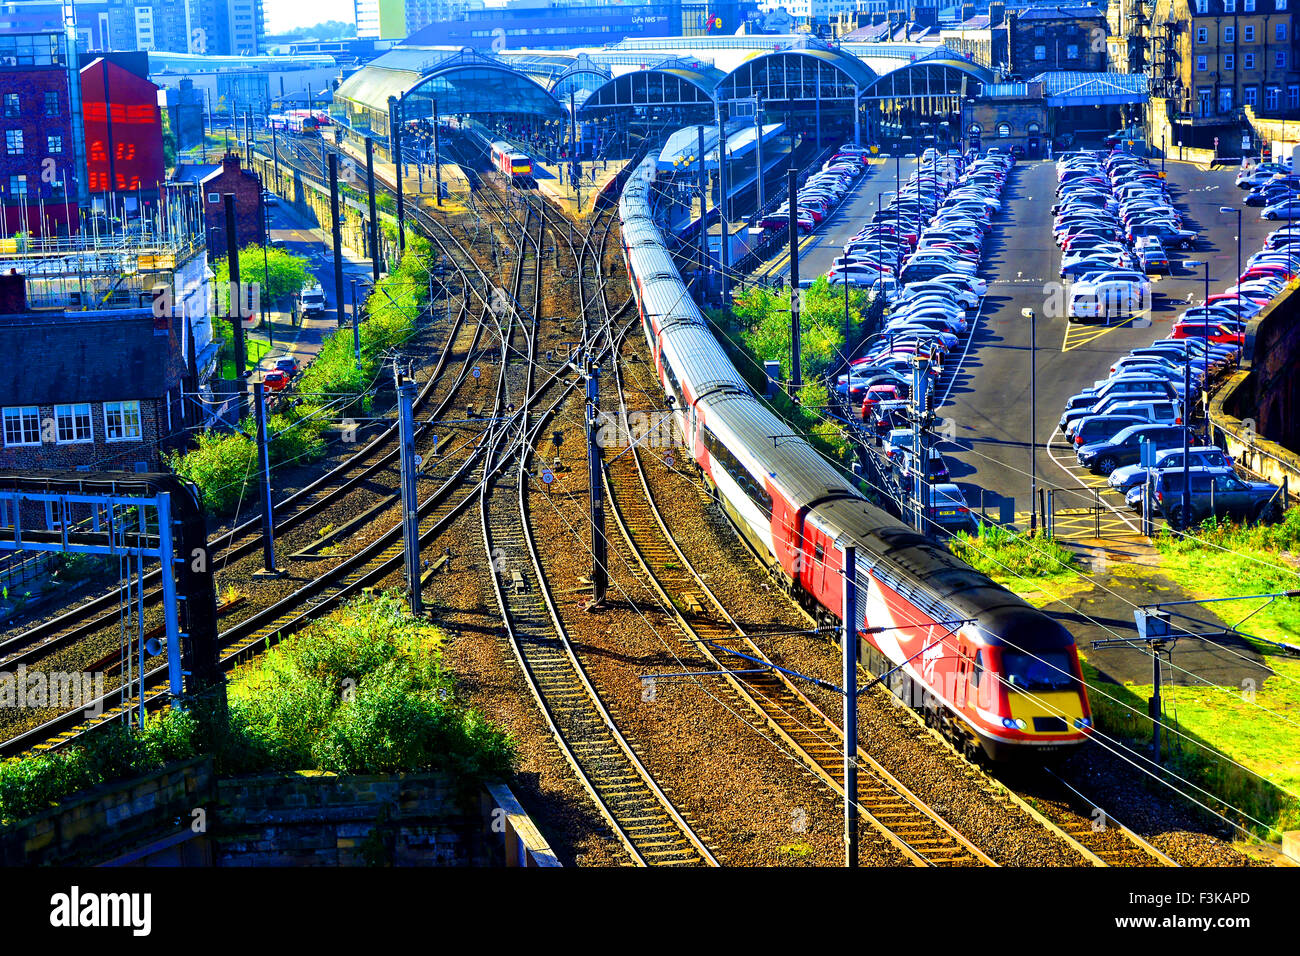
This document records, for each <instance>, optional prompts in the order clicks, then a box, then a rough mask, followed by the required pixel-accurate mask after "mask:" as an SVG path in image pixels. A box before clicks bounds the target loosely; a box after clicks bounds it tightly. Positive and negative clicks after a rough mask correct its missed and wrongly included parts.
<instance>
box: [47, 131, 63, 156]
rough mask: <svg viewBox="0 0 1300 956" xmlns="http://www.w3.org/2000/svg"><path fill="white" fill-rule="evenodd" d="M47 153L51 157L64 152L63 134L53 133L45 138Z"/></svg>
mask: <svg viewBox="0 0 1300 956" xmlns="http://www.w3.org/2000/svg"><path fill="white" fill-rule="evenodd" d="M45 151H46V152H47V153H49V154H50V155H51V156H57V155H58V154H59V153H62V152H63V134H62V133H51V134H50V135H49V136H46V137H45Z"/></svg>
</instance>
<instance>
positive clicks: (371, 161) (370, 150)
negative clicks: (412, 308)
mask: <svg viewBox="0 0 1300 956" xmlns="http://www.w3.org/2000/svg"><path fill="white" fill-rule="evenodd" d="M366 191H367V193H368V194H369V200H370V277H371V279H372V280H373V281H374V284H375V285H378V284H379V216H378V215H377V214H376V213H375V140H374V137H371V136H367V137H366Z"/></svg>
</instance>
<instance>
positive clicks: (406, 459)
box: [393, 361, 424, 617]
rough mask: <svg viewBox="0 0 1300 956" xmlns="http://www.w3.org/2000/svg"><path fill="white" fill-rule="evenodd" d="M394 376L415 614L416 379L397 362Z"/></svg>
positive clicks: (419, 602)
mask: <svg viewBox="0 0 1300 956" xmlns="http://www.w3.org/2000/svg"><path fill="white" fill-rule="evenodd" d="M393 375H394V377H395V378H396V380H397V404H398V419H397V428H398V433H399V439H400V441H401V459H400V460H401V471H402V542H403V544H404V546H405V549H406V586H407V588H408V589H409V592H410V595H411V613H412V614H414V615H416V616H417V617H418V616H419V615H420V614H422V613H423V611H424V604H423V596H422V595H421V593H420V514H419V501H418V499H417V498H416V490H415V477H416V476H415V469H416V462H415V416H414V411H413V406H414V403H415V382H414V381H413V380H411V379H408V378H406V376H404V375H403V374H402V371H401V368H400V367H399V365H398V363H397V362H396V361H394V362H393Z"/></svg>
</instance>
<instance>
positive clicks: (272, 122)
mask: <svg viewBox="0 0 1300 956" xmlns="http://www.w3.org/2000/svg"><path fill="white" fill-rule="evenodd" d="M329 124H330V116H329V113H326V112H325V111H324V110H288V111H287V112H285V113H271V114H270V115H269V116H267V118H266V126H267V128H268V129H280V130H284V131H285V132H288V133H297V134H300V135H311V134H313V133H318V132H320V128H321V127H322V126H328V125H329Z"/></svg>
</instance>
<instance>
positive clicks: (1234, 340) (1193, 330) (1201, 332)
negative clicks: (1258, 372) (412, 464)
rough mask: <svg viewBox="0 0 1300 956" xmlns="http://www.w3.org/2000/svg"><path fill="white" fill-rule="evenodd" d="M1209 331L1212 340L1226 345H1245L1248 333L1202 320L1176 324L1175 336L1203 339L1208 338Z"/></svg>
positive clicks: (1178, 337) (1177, 337)
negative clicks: (1202, 321) (1206, 323)
mask: <svg viewBox="0 0 1300 956" xmlns="http://www.w3.org/2000/svg"><path fill="white" fill-rule="evenodd" d="M1207 331H1208V332H1209V333H1210V334H1209V336H1208V338H1209V340H1210V341H1211V342H1219V343H1221V344H1224V345H1245V344H1246V333H1245V332H1238V331H1236V330H1235V329H1232V328H1229V327H1228V326H1226V325H1216V324H1215V323H1213V322H1211V323H1210V324H1209V325H1205V324H1204V323H1201V322H1196V321H1192V322H1179V323H1177V324H1176V325H1175V326H1174V332H1173V337H1174V338H1176V339H1190V338H1196V339H1202V338H1206V337H1207V336H1206V334H1205V333H1206V332H1207Z"/></svg>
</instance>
